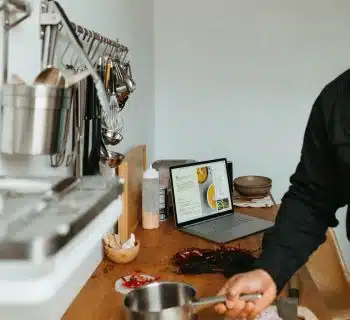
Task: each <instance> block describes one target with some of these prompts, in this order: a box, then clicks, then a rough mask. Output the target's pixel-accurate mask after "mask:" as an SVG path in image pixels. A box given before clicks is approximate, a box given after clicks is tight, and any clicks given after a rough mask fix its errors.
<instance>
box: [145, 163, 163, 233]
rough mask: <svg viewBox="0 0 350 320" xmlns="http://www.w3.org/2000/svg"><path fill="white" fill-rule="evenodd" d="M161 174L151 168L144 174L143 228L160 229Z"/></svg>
mask: <svg viewBox="0 0 350 320" xmlns="http://www.w3.org/2000/svg"><path fill="white" fill-rule="evenodd" d="M159 187H160V184H159V173H158V171H157V170H155V169H153V168H152V167H150V168H149V169H147V170H146V171H145V172H144V173H143V182H142V227H143V228H144V229H157V228H158V227H159Z"/></svg>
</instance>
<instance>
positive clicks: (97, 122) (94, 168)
mask: <svg viewBox="0 0 350 320" xmlns="http://www.w3.org/2000/svg"><path fill="white" fill-rule="evenodd" d="M97 72H98V73H99V75H100V77H101V78H102V77H103V67H102V57H101V58H100V59H99V63H98V66H97ZM92 91H93V93H92V95H93V97H92V101H93V105H92V113H93V114H92V119H93V120H92V145H91V151H90V154H89V161H88V162H89V165H90V171H89V172H90V174H92V175H93V174H97V173H98V172H99V171H100V169H99V162H100V148H101V143H103V142H102V141H101V140H102V137H101V107H100V103H99V101H98V98H97V95H96V94H95V92H96V91H95V90H92Z"/></svg>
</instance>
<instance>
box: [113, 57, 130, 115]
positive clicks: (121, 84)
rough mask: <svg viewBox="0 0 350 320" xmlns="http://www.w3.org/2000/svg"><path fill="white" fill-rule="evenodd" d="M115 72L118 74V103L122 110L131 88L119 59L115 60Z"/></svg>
mask: <svg viewBox="0 0 350 320" xmlns="http://www.w3.org/2000/svg"><path fill="white" fill-rule="evenodd" d="M115 73H116V75H117V82H116V88H115V90H116V92H117V97H118V105H119V108H120V110H123V109H124V107H125V103H126V101H127V100H128V98H129V90H128V87H127V85H126V84H125V81H124V76H123V72H122V68H121V66H120V61H119V60H116V61H115Z"/></svg>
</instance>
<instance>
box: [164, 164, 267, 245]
mask: <svg viewBox="0 0 350 320" xmlns="http://www.w3.org/2000/svg"><path fill="white" fill-rule="evenodd" d="M169 170H170V180H171V186H172V193H173V194H172V195H173V205H174V215H175V223H176V228H177V229H179V230H181V231H184V232H186V233H189V234H192V235H195V236H198V237H201V238H204V239H206V240H210V241H213V242H216V243H225V242H229V241H232V240H235V239H239V238H242V237H246V236H248V235H251V234H254V233H257V232H261V231H264V230H266V229H268V228H271V227H272V226H273V222H271V221H267V220H264V219H260V218H255V217H250V216H247V215H244V214H241V213H239V212H236V211H234V208H233V204H232V194H231V192H230V187H229V185H230V183H231V182H229V177H228V170H227V160H226V159H225V158H221V159H215V160H208V161H202V162H195V163H188V164H182V165H177V166H173V167H170V168H169Z"/></svg>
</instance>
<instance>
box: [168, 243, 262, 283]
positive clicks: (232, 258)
mask: <svg viewBox="0 0 350 320" xmlns="http://www.w3.org/2000/svg"><path fill="white" fill-rule="evenodd" d="M255 260H256V258H255V257H254V255H253V253H252V252H251V251H248V250H245V249H241V248H236V247H228V246H224V245H221V246H219V247H218V248H217V249H199V248H188V249H185V250H183V251H180V252H178V253H176V254H175V255H174V256H173V258H172V262H173V264H174V265H175V266H176V267H177V272H178V273H182V274H202V273H223V274H224V275H225V276H226V277H231V276H232V275H235V274H237V273H241V272H247V271H250V270H252V269H253V264H254V262H255Z"/></svg>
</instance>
